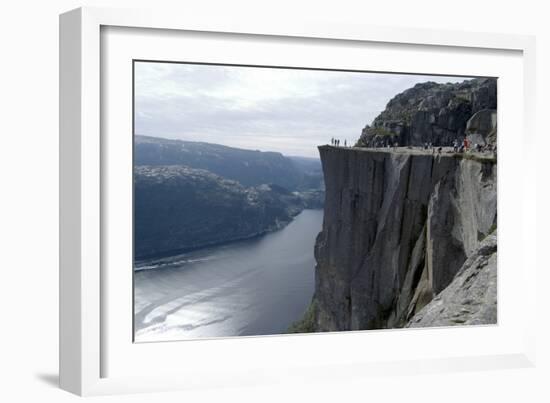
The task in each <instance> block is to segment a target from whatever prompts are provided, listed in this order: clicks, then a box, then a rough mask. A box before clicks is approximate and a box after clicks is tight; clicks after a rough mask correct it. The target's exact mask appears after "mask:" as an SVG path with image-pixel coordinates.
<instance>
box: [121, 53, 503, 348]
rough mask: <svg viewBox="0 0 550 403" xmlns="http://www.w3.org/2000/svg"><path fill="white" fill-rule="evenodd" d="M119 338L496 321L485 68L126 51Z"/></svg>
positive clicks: (490, 82)
mask: <svg viewBox="0 0 550 403" xmlns="http://www.w3.org/2000/svg"><path fill="white" fill-rule="evenodd" d="M133 86H134V100H133V119H134V121H133V127H134V133H133V144H134V166H133V186H134V192H133V194H134V199H133V217H134V222H133V233H134V248H133V253H134V261H133V268H132V270H133V287H134V289H133V296H134V312H133V323H134V341H135V342H155V341H169V340H189V339H200V338H227V337H238V336H265V335H285V334H297V333H301V334H306V333H318V332H341V331H359V330H374V329H394V328H411V327H438V326H472V325H494V324H496V323H497V79H496V78H491V77H452V76H444V75H417V74H395V73H380V72H366V71H342V70H324V69H301V68H284V67H265V66H262V67H255V66H240V65H216V64H200V63H180V62H167V61H137V60H136V61H134V62H133Z"/></svg>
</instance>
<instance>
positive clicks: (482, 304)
mask: <svg viewBox="0 0 550 403" xmlns="http://www.w3.org/2000/svg"><path fill="white" fill-rule="evenodd" d="M495 323H497V236H496V232H495V233H493V234H491V235H489V236H487V238H485V240H484V241H483V242H481V244H480V245H479V247H478V248H477V250H476V251H475V252H474V253H473V254H472V255H471V256H470V257H469V258H468V259H467V260H466V262H465V263H464V265H463V266H462V268H461V269H460V271H459V272H458V274H457V275H456V277H455V279H454V280H453V281H452V283H451V284H450V285H449V286H448V287H447V288H445V289H444V290H443V291H442V292H441V293H440V294H439V295H437V296H436V297H435V298H434V299H433V300H432V301H431V302H430V303H429V304H428V305H426V306H425V307H424V308H422V309H421V310H420V312H418V313H417V314H416V315H415V316H414V317H413V318H412V319H411V321H410V322H409V324H408V325H407V327H427V326H452V325H457V324H458V325H481V324H495Z"/></svg>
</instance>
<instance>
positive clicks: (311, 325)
mask: <svg viewBox="0 0 550 403" xmlns="http://www.w3.org/2000/svg"><path fill="white" fill-rule="evenodd" d="M316 310H317V302H316V301H315V300H313V301H312V302H311V304H310V305H309V307H308V308H307V310H306V313H305V314H304V317H303V318H302V319H300V320H298V321H296V322H294V323H293V324H291V325H290V327H289V328H288V330H287V333H314V332H315V311H316Z"/></svg>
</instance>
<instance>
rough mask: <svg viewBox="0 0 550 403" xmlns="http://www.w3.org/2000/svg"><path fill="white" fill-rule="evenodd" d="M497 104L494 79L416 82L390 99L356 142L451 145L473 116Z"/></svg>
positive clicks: (462, 133)
mask: <svg viewBox="0 0 550 403" xmlns="http://www.w3.org/2000/svg"><path fill="white" fill-rule="evenodd" d="M496 107H497V81H496V79H494V78H476V79H473V80H467V81H464V82H461V83H447V84H439V83H435V82H426V83H421V84H417V85H415V86H414V87H412V88H409V89H408V90H406V91H404V92H402V93H400V94H398V95H396V96H395V97H394V98H392V99H391V100H390V101H389V102H388V104H387V106H386V109H385V110H384V111H383V112H382V113H380V115H378V116H377V117H376V118H375V119H374V121H373V122H372V123H371V124H370V125H367V126H366V127H365V128H364V129H363V131H362V134H361V137H360V138H359V140H358V142H357V145H358V146H362V147H370V146H374V145H376V144H385V143H387V142H390V143H392V144H393V143H394V142H396V141H397V142H398V143H399V144H400V145H402V146H406V145H413V146H421V145H423V144H424V143H430V142H431V143H433V144H434V145H436V146H450V145H452V142H453V140H455V139H457V140H459V141H462V139H463V138H464V136H465V130H466V123H467V122H468V120H469V119H470V118H471V117H472V115H474V114H475V113H477V112H478V111H480V110H483V109H496ZM495 135H496V134H495Z"/></svg>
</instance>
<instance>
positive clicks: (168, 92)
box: [135, 64, 464, 156]
mask: <svg viewBox="0 0 550 403" xmlns="http://www.w3.org/2000/svg"><path fill="white" fill-rule="evenodd" d="M168 66H169V67H168V68H167V66H166V65H165V66H162V67H161V69H158V70H159V71H156V72H155V71H151V70H154V68H155V66H148V67H149V69H150V70H147V68H143V69H139V68H137V69H136V121H135V124H136V133H138V134H146V135H151V136H159V137H169V138H181V139H186V140H193V141H208V142H214V143H220V144H226V145H231V146H236V147H243V148H252V149H260V150H265V151H280V152H282V153H283V154H287V155H305V156H316V155H317V150H316V146H317V145H319V144H326V143H327V142H330V138H331V137H337V138H341V139H342V140H343V139H347V140H348V142H354V141H355V140H356V139H357V138H358V137H359V135H360V133H361V129H362V128H363V127H364V126H365V124H368V123H370V122H371V121H372V120H373V119H374V117H375V116H376V115H377V114H378V113H379V112H380V111H381V110H383V109H384V107H385V105H386V103H387V102H388V101H389V100H390V99H391V98H392V97H393V96H394V95H396V94H397V93H399V92H401V91H403V90H405V89H406V88H409V87H411V86H413V85H414V84H416V83H418V82H424V81H429V80H431V81H438V82H446V81H462V80H463V79H464V78H452V77H429V76H413V75H394V74H373V73H345V72H323V71H310V72H309V74H306V73H304V72H299V74H297V76H296V77H298V78H299V79H293V77H292V76H293V75H292V74H291V73H285V74H288V75H289V77H290V79H293V81H292V83H293V87H292V88H290V89H289V91H288V94H285V92H284V91H281V92H280V93H277V94H273V95H274V96H271V94H270V93H265V94H264V93H260V92H258V94H257V95H258V96H257V97H255V98H257V99H255V100H254V102H249V103H247V102H244V106H243V105H242V104H243V102H241V101H242V100H241V99H240V98H239V87H237V89H236V90H235V84H236V83H238V84H239V85H242V88H243V93H244V92H246V94H247V96H248V97H250V94H251V93H254V91H255V89H254V88H252V87H251V86H253V85H254V83H257V81H251V82H250V83H249V82H248V81H247V74H248V73H249V72H250V69H247V70H240V71H238V70H235V69H239V67H219V66H200V65H195V66H192V65H179V64H170V65H168ZM140 74H142V76H140ZM266 76H268V75H267V74H266ZM260 77H261V76H260ZM255 79H256V80H257V77H256V78H255ZM279 84H280V82H279ZM302 86H303V88H304V93H303V94H301V92H300V90H301V88H302ZM227 88H231V91H232V92H230V95H226V94H225V93H224V91H225V90H227ZM262 88H264V89H265V85H264V86H263V87H262ZM312 88H314V89H315V91H312V90H311V89H312ZM261 90H262V89H261V88H260V89H258V91H261ZM245 101H248V99H245Z"/></svg>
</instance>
